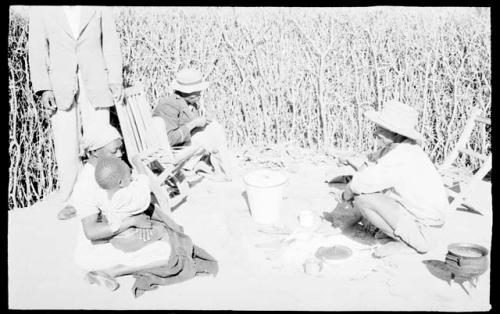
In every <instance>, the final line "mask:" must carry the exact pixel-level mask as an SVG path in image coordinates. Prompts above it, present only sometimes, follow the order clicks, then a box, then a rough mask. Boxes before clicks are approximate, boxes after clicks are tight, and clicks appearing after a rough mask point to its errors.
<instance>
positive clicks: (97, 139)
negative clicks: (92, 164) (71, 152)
mask: <svg viewBox="0 0 500 314" xmlns="http://www.w3.org/2000/svg"><path fill="white" fill-rule="evenodd" d="M121 138H122V136H121V135H120V133H119V132H118V130H117V129H116V128H115V127H114V126H111V125H109V124H97V123H94V124H91V125H89V126H88V127H87V128H85V129H84V134H83V140H82V142H83V143H82V146H83V148H84V149H85V151H87V152H89V151H93V150H96V149H99V148H101V147H104V146H106V145H107V144H109V143H111V142H112V141H114V140H117V139H121Z"/></svg>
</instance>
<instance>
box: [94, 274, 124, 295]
mask: <svg viewBox="0 0 500 314" xmlns="http://www.w3.org/2000/svg"><path fill="white" fill-rule="evenodd" d="M86 279H87V280H88V282H89V283H90V284H94V283H96V284H98V285H99V286H105V287H106V288H108V289H109V290H111V291H115V290H116V289H118V288H119V287H120V284H119V283H118V281H116V279H115V278H113V277H111V276H110V275H108V274H107V273H105V272H102V271H91V272H88V273H87V275H86Z"/></svg>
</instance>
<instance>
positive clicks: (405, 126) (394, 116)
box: [365, 100, 423, 144]
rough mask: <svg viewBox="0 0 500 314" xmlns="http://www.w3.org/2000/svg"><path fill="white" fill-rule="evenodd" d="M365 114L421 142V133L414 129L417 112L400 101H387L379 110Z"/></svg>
mask: <svg viewBox="0 0 500 314" xmlns="http://www.w3.org/2000/svg"><path fill="white" fill-rule="evenodd" d="M365 116H366V117H367V118H368V119H369V120H371V121H372V122H374V123H376V124H378V125H380V126H381V127H383V128H385V129H387V130H389V131H392V132H395V133H397V134H401V135H404V136H406V137H408V138H410V139H413V140H415V141H416V142H417V143H418V144H421V143H422V139H423V138H422V135H421V134H420V133H418V131H417V130H415V126H416V125H417V119H418V113H417V111H416V110H415V109H413V108H412V107H410V106H408V105H406V104H404V103H402V102H399V101H394V100H392V101H388V102H386V103H385V104H384V108H383V109H382V110H381V111H380V112H378V111H374V110H370V111H367V112H365Z"/></svg>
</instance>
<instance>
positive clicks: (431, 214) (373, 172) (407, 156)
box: [350, 141, 449, 226]
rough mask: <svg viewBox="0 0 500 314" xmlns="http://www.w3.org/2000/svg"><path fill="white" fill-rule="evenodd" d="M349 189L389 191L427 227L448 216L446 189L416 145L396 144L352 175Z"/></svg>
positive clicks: (432, 166) (356, 191) (357, 190)
mask: <svg viewBox="0 0 500 314" xmlns="http://www.w3.org/2000/svg"><path fill="white" fill-rule="evenodd" d="M350 188H351V190H352V192H354V193H356V194H365V193H374V192H380V191H383V190H385V189H390V195H391V197H394V198H395V199H396V200H397V201H399V202H400V203H401V204H402V205H403V206H404V207H405V208H406V209H407V210H408V211H409V212H410V213H411V214H412V215H413V216H415V218H416V220H417V221H419V222H421V223H423V224H425V225H428V226H433V225H442V224H443V223H444V221H445V219H446V216H447V214H448V213H449V203H448V196H447V193H446V189H445V187H444V184H443V181H442V178H441V176H440V175H439V173H438V171H437V170H436V167H435V166H434V164H433V163H432V162H431V160H430V159H429V157H427V155H426V154H425V152H424V151H423V150H422V148H420V146H418V145H416V144H412V143H411V142H409V141H405V142H403V143H400V144H396V146H395V148H393V149H392V150H391V151H389V152H388V153H387V154H385V155H384V156H382V157H381V158H380V159H378V160H377V161H376V163H375V164H373V165H370V166H368V167H366V168H365V169H363V170H361V171H359V172H357V173H355V174H354V176H353V178H352V180H351V183H350Z"/></svg>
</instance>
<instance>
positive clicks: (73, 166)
mask: <svg viewBox="0 0 500 314" xmlns="http://www.w3.org/2000/svg"><path fill="white" fill-rule="evenodd" d="M76 110H77V108H76V106H75V105H74V104H73V106H71V108H70V109H69V110H57V111H56V113H55V114H54V115H53V116H52V118H51V122H52V131H53V136H54V148H55V157H56V163H57V181H58V183H59V195H60V197H61V200H62V201H63V202H64V201H67V200H68V198H69V196H70V194H71V192H72V190H73V185H74V184H75V181H76V177H77V174H78V170H79V164H80V158H79V154H78V153H79V143H78V138H79V135H78V129H77V124H78V123H77V112H76Z"/></svg>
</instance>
